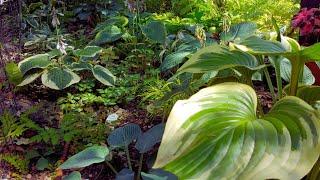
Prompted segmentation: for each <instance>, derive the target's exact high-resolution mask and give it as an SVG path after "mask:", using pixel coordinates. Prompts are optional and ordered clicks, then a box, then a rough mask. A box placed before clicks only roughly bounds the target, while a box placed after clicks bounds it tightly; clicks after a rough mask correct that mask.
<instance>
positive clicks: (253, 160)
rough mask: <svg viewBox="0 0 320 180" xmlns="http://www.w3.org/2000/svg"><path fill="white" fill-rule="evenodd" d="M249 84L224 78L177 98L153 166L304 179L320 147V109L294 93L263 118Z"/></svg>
mask: <svg viewBox="0 0 320 180" xmlns="http://www.w3.org/2000/svg"><path fill="white" fill-rule="evenodd" d="M256 110H257V95H256V93H255V92H254V90H253V89H252V88H251V87H250V86H247V85H244V84H239V83H223V84H219V85H216V86H213V87H208V88H205V89H202V90H201V91H199V92H198V93H196V94H195V95H193V96H192V97H191V98H190V99H188V100H183V101H178V102H177V103H176V105H175V106H174V107H173V109H172V112H171V114H170V116H169V119H168V122H167V125H166V129H165V133H164V136H163V139H162V143H161V146H160V149H159V152H158V157H157V160H156V163H155V165H154V168H164V169H165V170H168V171H170V172H172V173H174V174H176V175H177V176H178V177H179V178H181V179H194V178H195V179H223V178H225V179H274V178H275V179H300V178H302V177H304V176H305V175H306V174H307V173H308V172H309V171H310V170H311V168H312V166H313V165H314V163H315V162H316V161H317V159H318V157H319V151H320V145H319V142H320V136H319V133H320V114H319V112H317V111H316V110H315V109H313V108H312V107H311V106H310V105H309V104H307V103H306V102H304V101H303V100H301V99H299V98H297V97H293V96H289V97H285V98H283V99H282V100H280V101H279V102H278V103H276V104H275V105H274V107H273V108H272V109H271V111H270V112H269V113H268V114H266V115H264V116H261V117H259V116H258V115H257V114H256Z"/></svg>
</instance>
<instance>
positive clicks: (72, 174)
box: [62, 171, 81, 180]
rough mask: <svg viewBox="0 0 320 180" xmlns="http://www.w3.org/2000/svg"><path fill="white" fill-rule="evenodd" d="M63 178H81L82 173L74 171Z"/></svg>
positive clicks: (66, 179)
mask: <svg viewBox="0 0 320 180" xmlns="http://www.w3.org/2000/svg"><path fill="white" fill-rule="evenodd" d="M62 180H81V174H80V172H78V171H74V172H72V173H70V174H69V175H68V176H63V178H62Z"/></svg>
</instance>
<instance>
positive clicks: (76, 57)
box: [18, 46, 116, 90]
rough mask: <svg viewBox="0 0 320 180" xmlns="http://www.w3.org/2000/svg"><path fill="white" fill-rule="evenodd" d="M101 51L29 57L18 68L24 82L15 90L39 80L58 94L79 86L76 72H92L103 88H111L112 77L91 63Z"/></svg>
mask: <svg viewBox="0 0 320 180" xmlns="http://www.w3.org/2000/svg"><path fill="white" fill-rule="evenodd" d="M102 51H103V49H102V48H100V47H98V46H87V47H86V48H84V49H78V50H75V51H73V52H72V55H61V54H60V52H57V51H52V52H49V53H46V54H37V55H34V56H31V57H28V58H26V59H24V60H23V61H21V62H19V64H18V67H19V69H20V71H21V72H22V74H23V75H24V80H23V81H22V82H21V83H20V84H19V85H18V86H24V85H27V84H29V83H31V82H33V81H34V80H36V79H37V78H38V77H41V81H42V83H43V85H45V86H47V87H49V88H51V89H56V90H61V89H64V88H67V87H69V86H71V85H73V84H75V83H78V82H79V81H80V79H81V78H80V76H79V75H78V74H77V73H76V72H79V71H84V70H86V71H91V72H92V74H93V76H94V77H95V78H96V79H97V80H98V81H100V82H101V83H102V84H104V85H108V86H112V85H113V84H114V83H115V80H116V78H115V76H114V75H113V74H112V73H111V72H110V71H109V70H108V69H106V68H105V67H103V66H101V65H99V64H98V63H96V62H95V61H93V60H94V58H95V57H96V56H97V55H98V54H99V53H101V52H102Z"/></svg>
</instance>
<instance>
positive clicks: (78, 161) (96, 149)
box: [59, 146, 109, 169]
mask: <svg viewBox="0 0 320 180" xmlns="http://www.w3.org/2000/svg"><path fill="white" fill-rule="evenodd" d="M108 154H109V149H108V148H107V147H106V146H92V147H88V148H86V149H85V150H83V151H81V152H79V153H77V154H75V155H73V156H71V157H70V158H69V159H68V160H67V161H65V162H64V163H63V164H61V165H60V166H59V169H76V168H83V167H87V166H90V165H91V164H95V163H101V162H104V161H105V159H106V157H107V155H108Z"/></svg>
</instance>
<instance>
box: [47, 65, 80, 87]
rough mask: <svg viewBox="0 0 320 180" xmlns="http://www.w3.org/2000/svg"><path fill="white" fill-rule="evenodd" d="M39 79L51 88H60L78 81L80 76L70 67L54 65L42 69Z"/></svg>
mask: <svg viewBox="0 0 320 180" xmlns="http://www.w3.org/2000/svg"><path fill="white" fill-rule="evenodd" d="M41 80H42V84H44V85H45V86H47V87H49V88H51V89H56V90H61V89H64V88H67V87H69V86H71V85H72V84H75V83H78V82H79V81H80V77H79V76H78V75H77V74H76V73H74V72H72V71H71V70H70V69H67V68H60V67H55V68H52V69H49V70H46V71H44V73H43V74H42V76H41Z"/></svg>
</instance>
